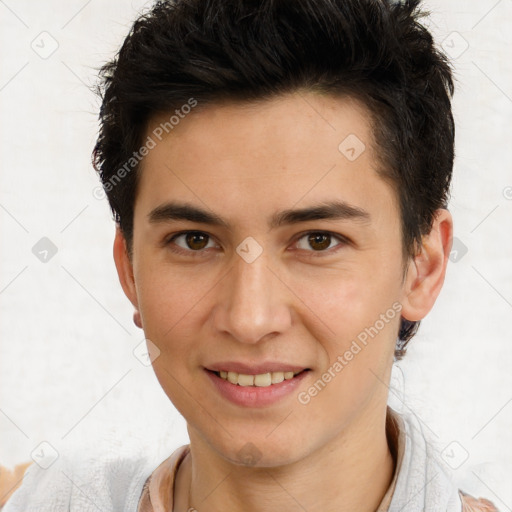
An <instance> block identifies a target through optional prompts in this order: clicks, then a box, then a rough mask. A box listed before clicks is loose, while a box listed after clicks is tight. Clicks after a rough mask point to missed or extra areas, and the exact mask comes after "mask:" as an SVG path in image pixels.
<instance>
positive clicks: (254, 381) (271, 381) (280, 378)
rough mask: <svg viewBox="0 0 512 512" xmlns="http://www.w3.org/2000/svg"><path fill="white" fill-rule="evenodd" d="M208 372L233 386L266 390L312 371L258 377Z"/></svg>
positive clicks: (307, 369) (259, 375) (287, 372)
mask: <svg viewBox="0 0 512 512" xmlns="http://www.w3.org/2000/svg"><path fill="white" fill-rule="evenodd" d="M206 371H207V372H209V373H213V374H215V375H216V376H217V377H219V378H221V379H223V380H225V381H228V382H230V383H231V384H234V385H238V386H242V387H260V388H266V387H271V386H274V385H276V384H280V383H281V382H284V381H285V380H292V379H294V378H295V377H297V376H298V375H301V374H302V373H304V372H308V371H311V370H310V368H305V369H303V370H299V371H295V372H292V371H286V372H283V371H276V372H267V373H260V374H256V375H251V374H245V373H237V372H228V371H225V370H219V371H215V370H209V369H208V368H206Z"/></svg>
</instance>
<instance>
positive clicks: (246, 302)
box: [213, 251, 292, 344]
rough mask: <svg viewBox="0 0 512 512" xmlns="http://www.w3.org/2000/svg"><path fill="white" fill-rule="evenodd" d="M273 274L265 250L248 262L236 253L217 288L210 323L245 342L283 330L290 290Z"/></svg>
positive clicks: (286, 325) (287, 318)
mask: <svg viewBox="0 0 512 512" xmlns="http://www.w3.org/2000/svg"><path fill="white" fill-rule="evenodd" d="M276 274H277V272H276V271H275V270H274V269H271V268H269V261H268V258H267V257H266V254H265V251H263V253H262V254H261V255H260V256H259V257H258V258H257V259H256V260H254V261H252V262H251V263H248V262H247V261H245V260H244V259H243V258H241V257H239V256H238V255H236V256H235V258H234V263H233V266H232V268H231V269H230V271H229V272H228V274H227V275H226V276H225V278H224V279H222V281H221V282H220V283H219V286H220V288H217V295H216V297H217V300H216V305H215V308H214V321H213V323H214V327H215V328H216V329H217V330H218V331H219V332H223V333H228V334H230V335H231V336H232V337H233V338H235V339H236V340H238V341H239V342H241V343H248V344H254V343H258V341H260V340H261V339H263V338H265V337H268V336H270V335H274V336H275V335H276V334H280V333H283V332H285V331H286V330H287V329H288V328H289V327H290V326H291V323H292V317H291V310H290V306H291V296H292V294H291V292H290V291H289V290H288V289H287V287H286V286H285V285H284V284H283V282H282V281H281V280H280V278H279V277H278V275H276Z"/></svg>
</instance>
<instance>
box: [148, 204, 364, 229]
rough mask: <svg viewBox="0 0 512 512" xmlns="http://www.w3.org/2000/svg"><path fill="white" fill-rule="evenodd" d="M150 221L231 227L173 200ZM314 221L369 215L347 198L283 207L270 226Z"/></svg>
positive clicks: (194, 208) (211, 213)
mask: <svg viewBox="0 0 512 512" xmlns="http://www.w3.org/2000/svg"><path fill="white" fill-rule="evenodd" d="M148 219H149V222H150V224H159V223H161V222H167V221H170V220H186V221H190V222H197V223H200V224H208V225H211V226H219V227H224V228H227V229H231V226H230V225H229V223H228V222H227V221H226V220H224V219H223V218H222V217H220V216H218V215H217V214H215V213H213V212H209V211H207V210H204V209H202V208H200V207H197V206H194V205H191V204H188V203H182V202H178V201H171V202H167V203H164V204H162V205H160V206H157V207H156V208H155V209H153V210H152V211H151V212H150V213H149V214H148ZM312 220H355V221H358V222H361V223H364V224H369V223H370V220H371V217H370V214H369V213H368V212H367V211H366V210H363V209H362V208H359V207H357V206H352V205H350V204H348V203H346V202H344V201H330V202H323V203H320V204H317V205H313V206H308V207H307V208H300V209H295V210H294V209H288V210H282V211H280V212H277V213H275V214H273V215H272V216H271V217H270V219H269V227H270V229H276V228H278V227H281V226H285V225H292V224H299V223H301V222H308V221H312Z"/></svg>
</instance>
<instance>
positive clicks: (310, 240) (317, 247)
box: [297, 231, 347, 256]
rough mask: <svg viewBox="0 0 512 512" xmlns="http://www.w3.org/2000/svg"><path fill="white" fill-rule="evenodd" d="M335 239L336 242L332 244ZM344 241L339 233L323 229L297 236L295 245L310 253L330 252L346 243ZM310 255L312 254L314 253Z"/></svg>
mask: <svg viewBox="0 0 512 512" xmlns="http://www.w3.org/2000/svg"><path fill="white" fill-rule="evenodd" d="M336 241H338V244H335V243H334V244H333V242H336ZM346 243H347V242H346V240H345V239H344V238H343V237H342V236H341V235H340V236H338V235H334V234H332V233H328V232H323V231H310V232H309V233H306V234H304V235H303V236H302V237H300V238H299V240H298V242H297V247H298V248H299V249H304V250H306V251H308V252H310V253H323V252H325V253H329V254H330V253H332V252H335V251H336V250H338V249H339V248H341V247H343V246H344V245H346ZM328 249H329V250H328ZM330 249H332V250H330ZM312 255H313V256H314V255H315V254H312Z"/></svg>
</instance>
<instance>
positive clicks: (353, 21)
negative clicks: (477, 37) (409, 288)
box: [93, 0, 455, 360]
mask: <svg viewBox="0 0 512 512" xmlns="http://www.w3.org/2000/svg"><path fill="white" fill-rule="evenodd" d="M427 14H429V13H426V12H424V11H421V10H420V8H419V0H406V1H405V2H396V1H395V2H392V1H391V0H175V1H159V2H156V3H155V5H154V6H153V7H152V8H151V9H150V10H149V11H148V12H146V13H145V14H143V15H141V16H140V17H139V18H138V19H137V20H136V21H135V23H134V24H133V26H132V28H131V30H130V33H129V34H128V36H127V37H126V39H125V41H124V43H123V45H122V47H121V49H120V50H119V52H118V54H117V55H116V56H115V58H114V59H113V60H112V61H110V62H108V63H106V64H105V65H104V66H103V67H102V68H101V70H100V83H99V85H98V93H99V94H100V95H101V97H102V105H101V109H100V115H99V118H100V131H99V135H98V139H97V141H96V145H95V148H94V152H93V162H94V167H95V169H96V170H97V171H98V172H99V174H100V177H101V180H102V183H103V187H104V189H105V192H106V193H107V196H108V200H109V203H110V207H111V209H112V212H113V215H114V220H115V221H116V222H118V223H119V226H120V228H121V230H122V232H123V235H124V237H125V239H126V241H127V245H128V251H129V253H130V254H131V250H132V238H133V209H134V200H135V194H136V189H137V181H138V179H137V177H138V172H137V171H138V167H139V166H138V161H135V160H134V161H133V162H132V160H133V158H132V157H133V155H134V152H136V151H137V150H138V149H139V148H140V147H141V145H142V144H143V138H144V136H145V134H146V129H147V125H148V122H149V121H150V119H151V118H152V117H153V116H155V115H156V114H159V113H162V112H172V111H174V110H175V109H177V108H180V107H182V106H183V105H185V104H187V103H189V104H190V100H191V98H192V99H193V100H194V101H196V102H197V103H198V104H199V105H200V106H205V105H208V104H211V103H215V102H220V101H223V100H228V101H230V100H232V101H235V100H241V101H251V100H264V99H267V98H272V97H274V96H276V95H280V94H285V93H291V92H294V91H297V90H311V91H317V92H321V93H325V94H331V95H336V96H340V95H341V96H350V97H354V98H357V99H359V100H361V101H362V102H363V103H364V104H365V105H366V106H367V107H368V109H369V111H370V113H371V115H372V118H373V133H374V139H375V147H376V149H378V151H377V152H376V153H377V156H378V158H379V160H380V161H381V162H380V163H381V165H382V170H381V171H380V174H381V176H382V177H383V178H384V179H386V180H388V181H389V182H390V183H391V184H392V185H393V187H394V189H395V191H396V194H397V201H398V203H399V206H400V213H401V223H402V240H403V254H404V261H405V262H407V260H408V259H409V258H410V257H411V256H413V255H415V254H416V252H417V251H418V249H419V248H420V242H421V238H422V235H424V234H427V233H428V232H430V229H431V226H432V222H433V219H434V213H435V210H437V209H438V208H446V207H447V203H448V198H449V188H450V182H451V174H452V167H453V159H454V136H455V128H454V123H453V117H452V112H451V103H450V100H451V97H452V96H453V91H454V86H453V78H452V71H451V66H450V64H449V62H448V60H447V58H446V57H445V55H444V54H443V53H442V52H441V51H439V50H438V49H437V48H436V47H435V44H434V41H433V38H432V36H431V34H430V32H429V31H428V30H427V29H426V28H425V27H424V26H423V25H422V24H421V23H420V22H419V19H420V18H421V17H423V16H425V15H427ZM197 103H196V104H197ZM130 159H132V160H130ZM128 161H130V162H131V163H132V164H133V166H132V167H133V172H130V168H127V167H126V162H128ZM123 168H124V169H125V172H123V173H121V172H120V170H121V169H123ZM121 178H122V179H121ZM404 269H405V267H404ZM418 326H419V322H411V321H408V320H406V319H404V318H402V319H401V326H400V331H399V333H398V341H397V347H396V351H395V360H399V359H401V358H402V356H403V355H404V354H405V348H406V345H407V343H408V341H409V340H410V339H411V338H412V336H414V334H415V333H416V331H417V329H418Z"/></svg>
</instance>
